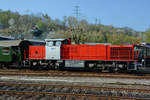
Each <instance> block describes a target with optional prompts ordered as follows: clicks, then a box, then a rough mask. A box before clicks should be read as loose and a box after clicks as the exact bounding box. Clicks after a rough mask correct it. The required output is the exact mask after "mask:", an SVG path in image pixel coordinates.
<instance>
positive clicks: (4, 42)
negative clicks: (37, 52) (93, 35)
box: [0, 40, 45, 47]
mask: <svg viewBox="0 0 150 100" xmlns="http://www.w3.org/2000/svg"><path fill="white" fill-rule="evenodd" d="M27 42H28V43H30V44H31V45H44V44H45V42H44V41H38V40H1V41H0V46H5V47H8V46H19V45H20V44H21V45H22V44H26V43H27Z"/></svg>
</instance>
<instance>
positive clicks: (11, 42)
mask: <svg viewBox="0 0 150 100" xmlns="http://www.w3.org/2000/svg"><path fill="white" fill-rule="evenodd" d="M21 41H22V40H2V41H0V46H6V47H7V46H18V45H19V44H20V42H21Z"/></svg>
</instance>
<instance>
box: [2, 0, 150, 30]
mask: <svg viewBox="0 0 150 100" xmlns="http://www.w3.org/2000/svg"><path fill="white" fill-rule="evenodd" d="M76 5H78V6H79V7H80V8H79V13H80V14H79V19H86V20H87V21H88V22H89V23H95V19H98V20H99V22H101V24H104V25H113V26H114V27H130V28H132V29H134V30H136V31H142V32H144V31H146V30H147V29H149V28H150V0H0V9H2V10H11V11H17V12H19V13H21V14H31V13H34V14H40V13H44V14H48V15H49V16H50V17H51V18H52V19H56V18H58V19H61V20H63V17H64V16H75V14H74V13H75V6H76Z"/></svg>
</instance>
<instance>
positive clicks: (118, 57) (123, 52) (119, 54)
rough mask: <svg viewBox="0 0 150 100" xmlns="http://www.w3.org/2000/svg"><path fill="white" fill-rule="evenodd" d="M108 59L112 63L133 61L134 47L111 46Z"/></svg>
mask: <svg viewBox="0 0 150 100" xmlns="http://www.w3.org/2000/svg"><path fill="white" fill-rule="evenodd" d="M108 59H109V60H111V61H133V60H134V47H133V45H109V46H108Z"/></svg>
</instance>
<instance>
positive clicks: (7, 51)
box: [2, 47, 10, 55]
mask: <svg viewBox="0 0 150 100" xmlns="http://www.w3.org/2000/svg"><path fill="white" fill-rule="evenodd" d="M9 53H10V52H9V47H4V48H3V49H2V54H3V55H9Z"/></svg>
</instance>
